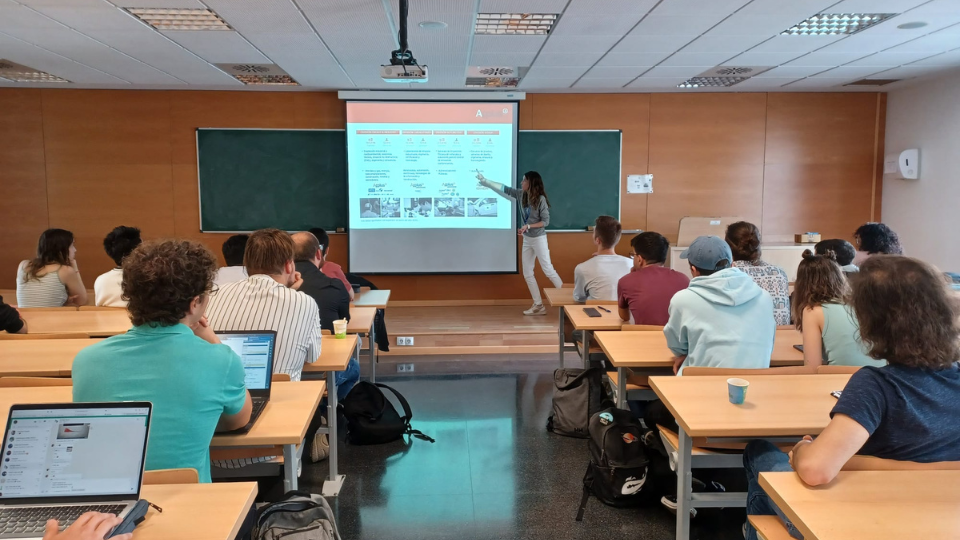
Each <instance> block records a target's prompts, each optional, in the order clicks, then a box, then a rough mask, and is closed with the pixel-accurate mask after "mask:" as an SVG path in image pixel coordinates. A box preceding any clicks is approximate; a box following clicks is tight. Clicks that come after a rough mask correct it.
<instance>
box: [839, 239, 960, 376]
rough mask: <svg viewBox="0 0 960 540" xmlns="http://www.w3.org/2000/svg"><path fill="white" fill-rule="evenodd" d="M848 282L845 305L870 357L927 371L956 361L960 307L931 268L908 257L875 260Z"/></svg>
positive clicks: (959, 354)
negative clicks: (849, 289) (857, 324)
mask: <svg viewBox="0 0 960 540" xmlns="http://www.w3.org/2000/svg"><path fill="white" fill-rule="evenodd" d="M852 282H853V283H852V287H853V293H852V294H851V300H850V305H851V306H852V307H853V310H854V312H856V314H857V320H858V321H859V322H860V337H861V339H862V340H863V342H864V344H865V345H866V346H867V347H868V349H869V352H868V354H869V355H870V356H871V357H873V358H877V359H884V360H886V361H887V362H889V363H890V364H898V365H902V366H907V367H912V368H923V369H931V370H937V369H945V368H948V367H950V365H951V364H953V363H954V362H956V361H957V360H958V359H960V341H958V338H960V327H958V325H957V320H958V316H960V306H958V302H957V300H956V298H955V297H954V296H953V293H952V291H951V290H950V289H949V287H948V285H947V281H946V279H945V278H944V276H943V275H942V274H941V273H940V272H938V271H937V270H936V269H935V268H933V267H932V266H930V265H928V264H927V263H924V262H922V261H919V260H917V259H912V258H909V257H901V256H897V255H875V256H873V257H870V258H869V259H867V260H866V261H865V262H864V263H863V265H862V266H861V267H860V273H859V274H858V275H857V279H854V280H852Z"/></svg>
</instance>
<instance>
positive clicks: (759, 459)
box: [743, 440, 803, 540]
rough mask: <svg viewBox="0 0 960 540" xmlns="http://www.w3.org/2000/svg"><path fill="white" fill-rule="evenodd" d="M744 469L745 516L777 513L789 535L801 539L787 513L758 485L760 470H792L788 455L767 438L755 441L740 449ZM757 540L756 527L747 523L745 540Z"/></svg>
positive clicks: (775, 514) (773, 514)
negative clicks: (741, 450)
mask: <svg viewBox="0 0 960 540" xmlns="http://www.w3.org/2000/svg"><path fill="white" fill-rule="evenodd" d="M743 468H744V470H745V471H746V472H747V483H748V485H747V515H748V516H779V517H780V519H781V520H783V523H784V525H786V527H787V531H789V532H790V536H792V537H794V538H798V539H800V540H802V539H803V535H801V534H800V531H798V530H797V528H796V527H794V526H793V524H792V523H790V520H788V519H787V516H785V515H784V513H783V512H782V511H781V510H780V508H778V507H777V505H776V504H774V503H773V501H772V500H770V496H769V495H767V494H766V492H764V491H763V488H762V487H760V473H762V472H786V471H792V470H793V468H792V467H790V457H789V456H787V454H784V453H783V452H781V451H780V449H779V448H777V447H776V446H774V445H773V443H771V442H770V441H763V440H755V441H750V444H748V445H747V447H746V448H745V449H744V450H743ZM746 540H757V530H756V529H754V528H753V525H750V523H749V522H748V523H747V539H746Z"/></svg>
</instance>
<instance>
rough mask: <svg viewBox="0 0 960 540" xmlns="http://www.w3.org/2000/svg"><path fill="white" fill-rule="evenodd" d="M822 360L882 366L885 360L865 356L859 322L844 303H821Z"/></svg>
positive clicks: (846, 364) (844, 364)
mask: <svg viewBox="0 0 960 540" xmlns="http://www.w3.org/2000/svg"><path fill="white" fill-rule="evenodd" d="M821 307H822V308H823V333H822V334H821V335H822V336H823V360H824V362H825V363H827V364H830V365H831V366H873V367H883V366H885V365H887V362H886V360H874V359H873V358H870V357H869V356H867V347H866V346H865V345H864V344H863V342H861V341H860V323H858V322H857V316H856V314H854V312H853V309H852V308H851V307H850V306H848V305H846V304H823V305H822V306H821Z"/></svg>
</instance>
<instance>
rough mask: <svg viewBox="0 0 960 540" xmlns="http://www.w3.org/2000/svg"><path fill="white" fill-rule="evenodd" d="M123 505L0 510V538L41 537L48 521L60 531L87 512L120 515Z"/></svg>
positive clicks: (124, 506)
mask: <svg viewBox="0 0 960 540" xmlns="http://www.w3.org/2000/svg"><path fill="white" fill-rule="evenodd" d="M124 508H126V505H124V504H92V505H89V506H42V507H25V508H0V536H6V535H11V534H16V535H20V534H30V533H37V534H38V535H39V536H43V529H44V527H45V526H46V524H47V520H48V519H55V520H57V522H59V524H60V530H61V531H62V530H64V529H66V528H67V527H69V526H70V525H71V524H72V523H73V522H74V521H76V520H77V518H79V517H80V516H82V515H83V514H85V513H87V512H102V513H104V514H115V515H116V514H120V512H122V511H123V509H124Z"/></svg>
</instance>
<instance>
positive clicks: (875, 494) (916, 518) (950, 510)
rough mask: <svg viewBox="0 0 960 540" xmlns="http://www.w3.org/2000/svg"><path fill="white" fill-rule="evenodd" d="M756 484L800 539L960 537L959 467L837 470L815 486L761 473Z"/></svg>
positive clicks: (790, 475) (785, 475) (790, 474)
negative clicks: (959, 512)
mask: <svg viewBox="0 0 960 540" xmlns="http://www.w3.org/2000/svg"><path fill="white" fill-rule="evenodd" d="M760 486H761V487H763V489H764V491H766V492H767V494H769V495H770V498H771V499H773V501H774V502H775V503H776V504H777V506H779V507H780V509H781V510H783V512H784V513H785V514H786V515H787V517H789V518H790V522H791V523H793V524H794V526H796V527H797V529H798V530H799V531H800V532H801V533H802V534H803V537H804V539H805V540H901V539H906V538H938V539H947V538H954V539H956V538H960V521H958V520H957V508H958V507H960V471H841V472H840V474H839V475H837V478H836V479H835V480H834V481H833V482H830V483H829V484H827V485H826V486H820V487H816V488H812V487H809V486H807V485H806V484H804V483H803V481H801V480H800V477H798V476H797V474H796V473H794V472H777V473H769V472H765V473H760Z"/></svg>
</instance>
